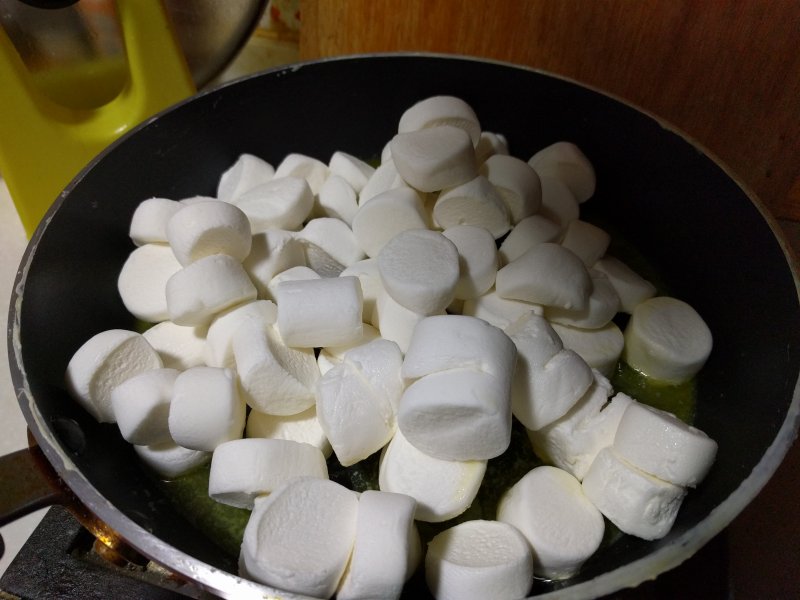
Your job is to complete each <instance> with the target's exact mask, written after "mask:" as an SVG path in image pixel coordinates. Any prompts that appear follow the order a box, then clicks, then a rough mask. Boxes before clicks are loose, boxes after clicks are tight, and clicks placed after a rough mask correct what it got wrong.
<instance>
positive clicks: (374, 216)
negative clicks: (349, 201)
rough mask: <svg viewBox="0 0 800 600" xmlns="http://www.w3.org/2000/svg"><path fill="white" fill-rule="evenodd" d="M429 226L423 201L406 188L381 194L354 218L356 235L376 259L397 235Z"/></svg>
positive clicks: (368, 252)
mask: <svg viewBox="0 0 800 600" xmlns="http://www.w3.org/2000/svg"><path fill="white" fill-rule="evenodd" d="M426 227H427V222H426V217H425V209H424V207H423V205H422V200H420V197H419V194H417V192H415V191H414V190H412V189H411V188H407V187H405V188H394V189H391V190H387V191H385V192H381V193H380V194H378V195H376V196H374V197H373V198H371V199H370V200H369V201H368V202H366V203H365V204H362V205H361V206H360V207H359V209H358V212H357V213H356V216H355V217H353V235H355V236H356V240H358V244H359V246H361V248H362V249H363V250H364V252H365V253H366V255H367V256H369V257H374V256H377V255H378V253H379V252H380V251H381V248H383V246H384V245H385V244H386V243H387V242H388V241H389V240H391V239H392V238H393V237H395V236H396V235H397V234H398V233H400V232H402V231H406V230H409V229H425V228H426Z"/></svg>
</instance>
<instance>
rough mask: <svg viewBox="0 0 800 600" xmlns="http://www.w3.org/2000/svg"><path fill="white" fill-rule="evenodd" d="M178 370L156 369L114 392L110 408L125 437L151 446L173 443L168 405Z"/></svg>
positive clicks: (129, 440) (135, 377)
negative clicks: (168, 420) (168, 421)
mask: <svg viewBox="0 0 800 600" xmlns="http://www.w3.org/2000/svg"><path fill="white" fill-rule="evenodd" d="M177 377H178V371H176V370H175V369H153V370H151V371H145V372H143V373H139V374H138V375H134V376H133V377H131V378H129V379H126V380H125V381H123V382H122V383H121V384H119V385H118V386H117V387H115V388H114V389H113V391H112V392H111V406H112V408H113V409H114V417H115V418H116V420H117V426H118V427H119V431H120V433H121V434H122V437H123V438H125V440H126V441H128V442H130V443H131V444H135V445H138V446H149V445H152V444H162V443H164V442H171V441H172V437H171V436H170V433H169V424H168V423H167V419H168V417H169V404H170V402H171V401H172V388H173V386H174V385H175V379H176V378H177Z"/></svg>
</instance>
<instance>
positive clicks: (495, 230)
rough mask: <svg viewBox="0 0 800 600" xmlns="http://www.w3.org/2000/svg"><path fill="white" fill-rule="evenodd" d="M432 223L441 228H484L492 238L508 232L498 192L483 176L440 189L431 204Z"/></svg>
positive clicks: (506, 213) (504, 210)
mask: <svg viewBox="0 0 800 600" xmlns="http://www.w3.org/2000/svg"><path fill="white" fill-rule="evenodd" d="M433 220H434V221H435V222H436V224H437V225H438V226H439V227H441V228H442V229H448V228H450V227H454V226H456V225H475V226H476V227H483V228H484V229H486V230H488V231H489V233H491V234H492V237H494V238H495V239H498V238H500V237H501V236H503V235H505V234H506V233H507V232H508V230H509V229H511V220H510V217H509V214H508V209H507V208H506V205H505V204H504V203H503V199H502V198H501V197H500V193H499V192H498V191H497V189H496V188H495V187H494V186H493V185H492V184H491V183H489V180H488V179H486V177H484V176H483V175H478V176H477V177H474V178H473V179H470V180H468V181H466V182H463V183H461V184H459V185H456V186H453V187H447V188H446V189H443V190H442V191H441V193H440V194H439V196H438V197H437V198H436V203H435V204H434V205H433Z"/></svg>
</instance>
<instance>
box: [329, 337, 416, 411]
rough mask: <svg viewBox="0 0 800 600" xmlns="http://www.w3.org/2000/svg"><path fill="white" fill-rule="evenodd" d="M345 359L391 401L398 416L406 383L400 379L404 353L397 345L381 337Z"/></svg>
mask: <svg viewBox="0 0 800 600" xmlns="http://www.w3.org/2000/svg"><path fill="white" fill-rule="evenodd" d="M342 359H343V361H344V362H345V363H347V364H349V365H352V366H353V367H354V368H355V369H356V371H357V372H358V373H359V374H360V375H361V376H362V377H363V378H364V379H366V380H367V382H368V383H369V384H370V385H371V386H372V388H373V389H374V390H375V391H376V392H377V393H378V394H380V396H381V397H382V398H385V399H386V400H388V401H389V404H391V405H392V411H393V412H395V413H396V412H397V407H398V405H399V403H400V397H401V396H402V394H403V390H404V389H405V381H404V380H403V378H402V377H401V369H402V366H403V353H402V352H401V351H400V347H399V346H398V345H397V344H396V343H395V342H392V341H390V340H384V339H382V338H380V337H378V338H375V339H372V340H369V341H364V343H361V344H359V345H357V346H354V347H352V348H350V349H349V350H347V351H346V352H345V353H344V356H343V358H342Z"/></svg>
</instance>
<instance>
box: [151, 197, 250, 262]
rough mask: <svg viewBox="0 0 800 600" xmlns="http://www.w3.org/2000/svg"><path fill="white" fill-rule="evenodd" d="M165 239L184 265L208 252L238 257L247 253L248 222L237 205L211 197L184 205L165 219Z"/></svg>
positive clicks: (248, 249) (207, 254)
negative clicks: (207, 199) (206, 200)
mask: <svg viewBox="0 0 800 600" xmlns="http://www.w3.org/2000/svg"><path fill="white" fill-rule="evenodd" d="M167 239H168V240H169V245H170V247H171V248H172V251H173V252H174V253H175V258H177V259H178V262H179V263H181V264H182V265H183V266H184V267H185V266H187V265H190V264H192V263H193V262H195V261H197V260H199V259H201V258H204V257H206V256H211V255H212V254H226V255H228V256H232V257H233V258H235V259H236V260H238V261H242V260H244V258H245V257H246V256H247V255H248V254H250V244H251V243H252V233H251V231H250V222H249V221H248V220H247V215H245V214H244V213H243V212H242V211H241V210H240V209H239V208H237V207H236V206H234V205H233V204H229V203H227V202H221V201H219V200H213V201H209V202H197V203H196V204H191V205H189V206H184V207H183V208H182V209H181V210H179V211H178V212H177V213H175V215H174V216H173V217H172V218H171V219H170V220H169V221H168V222H167Z"/></svg>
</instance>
